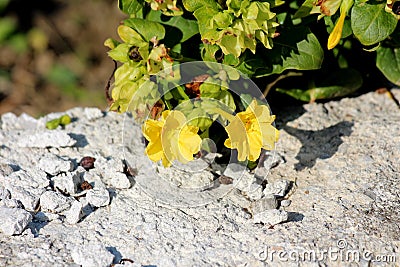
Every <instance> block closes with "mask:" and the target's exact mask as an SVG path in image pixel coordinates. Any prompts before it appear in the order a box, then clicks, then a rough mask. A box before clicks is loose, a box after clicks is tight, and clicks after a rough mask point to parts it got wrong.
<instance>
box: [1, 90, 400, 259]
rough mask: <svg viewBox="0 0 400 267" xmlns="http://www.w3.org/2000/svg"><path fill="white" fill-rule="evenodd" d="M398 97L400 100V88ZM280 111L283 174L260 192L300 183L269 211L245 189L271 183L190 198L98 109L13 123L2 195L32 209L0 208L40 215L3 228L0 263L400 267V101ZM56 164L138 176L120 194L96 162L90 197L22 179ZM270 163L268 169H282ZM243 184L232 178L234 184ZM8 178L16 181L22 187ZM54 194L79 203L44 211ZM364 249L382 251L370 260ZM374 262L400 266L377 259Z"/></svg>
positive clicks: (378, 98) (128, 122) (135, 130)
mask: <svg viewBox="0 0 400 267" xmlns="http://www.w3.org/2000/svg"><path fill="white" fill-rule="evenodd" d="M393 93H394V94H395V95H396V97H397V98H400V90H393ZM88 112H89V115H88ZM273 112H275V113H276V115H277V120H278V121H277V126H278V128H279V129H280V130H281V138H280V141H279V143H278V146H277V152H278V154H279V156H280V157H281V158H280V159H279V158H278V159H274V158H272V159H271V162H272V163H273V164H272V165H276V166H274V168H272V169H271V170H266V169H265V170H264V171H266V172H268V173H269V174H268V176H267V182H268V183H260V185H262V186H263V189H264V190H265V187H266V185H268V184H274V183H275V182H276V181H280V180H288V181H290V182H291V183H290V187H289V188H288V190H285V193H284V194H285V195H284V196H283V198H284V199H289V200H290V201H291V204H290V206H285V205H279V204H277V203H276V199H275V197H272V198H268V196H263V197H262V198H261V199H260V200H257V201H260V202H259V203H262V202H264V203H263V204H262V205H261V204H259V206H257V210H253V209H254V207H255V206H254V205H255V204H254V203H255V202H254V201H253V200H251V199H249V198H248V196H247V195H246V193H245V192H244V191H245V190H247V189H248V188H250V186H251V185H252V184H255V183H257V182H259V181H260V179H259V178H257V179H256V180H254V179H253V178H254V175H252V174H250V173H247V174H246V177H247V178H248V179H247V178H246V179H247V180H246V179H245V180H243V181H246V182H245V183H243V184H240V183H239V186H237V187H236V188H235V187H234V186H233V185H220V184H215V186H214V187H211V188H210V187H209V188H207V189H206V190H204V191H201V190H200V191H199V190H197V191H196V190H194V191H193V190H192V191H185V188H177V187H176V186H175V187H173V186H172V185H171V180H168V179H169V178H168V179H167V180H164V179H163V177H162V176H160V175H159V173H158V172H157V168H158V167H157V166H154V165H152V164H150V162H149V160H148V159H147V158H146V157H145V156H144V155H143V149H144V148H143V143H142V138H141V133H140V127H139V126H138V125H137V124H135V123H134V122H133V119H132V118H131V117H130V116H128V115H118V114H114V113H104V114H103V113H102V115H103V116H100V113H99V112H97V111H86V112H85V109H83V108H74V109H71V110H68V111H67V112H66V113H67V114H69V115H70V116H71V117H73V118H74V121H73V122H72V123H71V124H69V125H67V126H66V127H65V129H57V130H54V131H48V130H45V128H44V123H45V121H46V120H47V119H50V118H54V117H57V116H59V115H60V114H49V115H48V116H46V117H44V118H40V119H38V120H36V119H33V120H32V119H26V118H21V117H18V116H13V115H10V114H8V115H4V118H2V130H1V131H0V143H1V144H2V147H1V149H0V162H1V163H4V164H6V165H7V164H8V166H11V168H9V167H4V168H3V167H1V166H6V165H4V164H3V165H0V191H1V190H2V192H4V189H6V190H8V191H9V195H8V196H6V197H5V198H7V199H15V200H19V201H21V203H22V204H23V207H24V209H25V210H27V211H25V210H24V209H15V210H14V209H9V208H6V207H3V208H2V209H8V210H7V211H8V212H10V211H12V212H11V214H10V216H17V215H18V214H19V213H18V212H22V213H23V214H25V215H24V216H27V217H26V218H28V220H25V222H29V215H32V216H33V219H32V221H31V222H29V223H28V224H27V226H26V227H25V228H26V229H25V230H24V231H22V230H23V228H18V229H21V230H19V231H16V233H15V235H13V236H10V233H12V232H13V231H14V230H7V229H1V231H0V266H79V265H85V264H87V265H86V266H90V264H92V263H94V264H98V266H101V265H103V266H107V265H110V264H111V263H113V264H118V263H120V262H122V261H121V260H122V259H130V260H132V261H134V264H136V265H134V266H140V265H145V266H146V265H150V266H199V265H201V266H299V265H304V266H348V265H350V264H353V263H354V264H356V265H360V266H375V265H376V266H396V264H397V265H398V264H399V262H400V254H399V247H400V246H399V243H398V240H399V239H400V229H399V225H400V213H399V212H398V211H399V209H400V201H399V200H400V199H399V194H398V189H399V187H400V186H399V185H400V182H399V181H400V180H399V173H400V145H399V144H400V134H399V133H400V123H398V122H399V121H400V112H399V108H398V107H397V105H396V104H395V103H394V102H393V101H392V100H391V99H390V98H388V97H387V96H386V95H385V94H377V93H367V94H364V95H361V96H358V97H353V98H343V99H341V100H338V101H331V102H327V103H323V104H322V103H320V104H318V103H314V104H306V105H303V106H298V107H288V108H285V109H281V110H273ZM96 113H97V114H98V116H97V115H95V114H96ZM25 124H26V125H25ZM44 137H46V138H44ZM56 140H57V141H56ZM49 154H54V155H57V156H59V157H62V158H66V159H70V160H71V161H72V162H75V163H77V162H79V160H80V159H81V158H82V157H83V156H88V155H90V156H92V157H94V158H96V159H99V163H104V164H105V165H106V166H108V167H107V168H111V167H112V168H113V169H112V170H111V171H109V173H108V174H107V175H112V172H120V173H123V172H125V168H124V165H123V162H126V163H127V164H129V166H130V167H131V168H132V169H134V170H135V171H136V172H137V173H136V175H135V176H134V177H132V184H131V187H130V188H116V187H115V186H113V185H112V184H111V183H109V179H108V178H110V177H108V176H107V175H106V172H107V171H106V168H104V167H101V166H102V165H101V164H99V163H95V165H96V166H95V168H94V169H92V170H90V171H85V172H84V173H83V175H82V180H83V181H87V182H88V184H89V185H90V186H91V187H93V189H87V191H86V192H85V191H80V190H83V189H82V188H80V187H81V186H83V184H82V185H81V184H79V185H77V186H78V188H77V191H78V194H79V193H80V192H84V193H83V194H84V195H83V196H68V194H66V193H65V192H64V193H62V192H59V190H58V189H57V188H56V187H54V184H53V181H54V177H56V176H53V175H51V174H49V175H48V176H41V175H37V176H36V175H33V174H30V177H34V179H33V180H34V181H35V182H36V183H37V184H35V183H34V182H33V181H32V182H31V183H30V184H29V185H28V183H26V182H25V181H29V180H24V179H25V178H24V179H20V181H19V180H17V179H15V178H16V176H15V175H16V174H13V173H15V172H18V171H21V170H22V172H26V173H29V170H30V169H33V168H35V167H36V165H37V164H38V162H39V160H40V158H43V157H45V156H46V155H49ZM283 159H284V160H283ZM96 162H97V160H96ZM111 162H114V163H116V166H112V164H110V163H111ZM268 164H269V163H268ZM268 164H264V168H266V167H268V166H272V165H268ZM265 165H267V166H266V167H265ZM114 167H115V168H114ZM75 168H76V166H75ZM2 170H4V171H2ZM75 170H76V169H75ZM75 170H73V171H75ZM203 171H204V172H205V173H208V170H203ZM22 172H21V173H22ZM183 172H185V171H183ZM187 173H188V172H187ZM220 173H223V172H222V171H221V170H220ZM235 174H237V171H236V172H235V170H233V171H232V172H231V174H230V175H232V176H235ZM207 175H208V174H207ZM17 176H18V175H17ZM186 176H187V177H191V176H190V175H189V174H187V175H186ZM186 176H185V175H182V177H179V178H180V179H183V177H186ZM13 177H14V178H13ZM18 177H20V176H18ZM24 177H25V176H24ZM36 177H38V178H36ZM106 177H108V178H106ZM207 177H208V176H207ZM238 177H239V178H240V176H238ZM44 178H45V179H48V181H47V182H46V180H45V179H44ZM232 178H233V179H234V180H235V178H237V177H232ZM10 179H13V180H12V181H19V182H18V183H17V184H15V185H13V184H12V183H10V181H11V180H10ZM27 179H29V178H27ZM239 180H240V179H239ZM165 185H169V187H168V186H165ZM86 186H88V185H87V184H86ZM238 187H240V188H238ZM253 187H254V186H253ZM2 188H3V189H2ZM100 188H102V189H104V190H105V191H107V196H108V197H109V199H108V200H107V201H105V202H104V205H105V206H103V205H93V203H91V202H93V201H92V200H91V201H89V200H90V197H91V196H90V194H92V193H90V194H89V192H90V191H91V190H92V191H94V190H99V189H100ZM105 191H104V193H105ZM48 192H53V193H48ZM46 194H52V195H53V194H60V196H62V197H60V198H66V199H70V200H71V202H69V204H68V205H66V206H65V208H63V209H57V208H55V207H56V206H57V205H55V204H56V203H58V202H57V201H56V200H52V202H51V201H50V203H52V204H51V205H50V204H48V205H47V207H46V205H45V206H44V207H43V206H42V203H40V204H41V205H40V206H36V207H35V205H34V204H35V201H38V200H39V199H40V200H42V198H44V197H43V195H44V196H46ZM3 195H4V193H3ZM104 196H105V195H104ZM189 198H190V199H189ZM281 198H282V197H279V199H281ZM188 199H189V200H188ZM279 199H278V200H279ZM167 200H168V201H169V202H168V201H167ZM75 201H79V203H81V205H79V204H75V203H76V202H75ZM41 202H42V201H41ZM67 202H68V201H67ZM196 203H197V205H196ZM281 203H282V202H281ZM71 204H72V206H71ZM174 204H175V205H174ZM75 206H76V207H75ZM93 206H95V207H93ZM279 206H280V207H279ZM277 207H279V209H276V208H277ZM17 210H18V212H17ZM46 210H52V212H55V213H48V212H47V211H46ZM27 214H29V215H27ZM10 216H6V217H4V218H10ZM80 216H82V217H81V218H79V217H80ZM78 218H79V219H78ZM283 220H284V221H285V222H282V221H283ZM71 222H72V223H71ZM255 222H256V223H255ZM9 225H10V224H9ZM15 228H16V227H14V226H13V227H11V228H10V229H15ZM96 244H97V245H96ZM323 250H331V251H334V252H335V251H336V252H341V253H342V254H340V253H336V255H346V253H349V252H350V253H356V255H359V256H360V257H359V261H357V262H351V261H350V259H346V258H340V257H339V258H337V257H336V258H334V257H330V256H329V255H327V254H325V256H324V255H322V256H321V253H322V251H323ZM282 251H283V252H286V253H292V254H291V255H299V257H301V255H302V254H301V253H302V252H307V253H308V254H307V255H310V253H315V254H316V256H318V259H316V260H314V261H313V260H308V259H306V260H301V258H297V260H296V258H295V257H294V258H288V256H287V254H286V258H285V257H284V253H280V252H282ZM366 251H367V252H370V253H371V254H365V253H363V252H366ZM357 253H358V254H357ZM277 255H281V256H282V255H283V257H282V258H279V257H278V256H277ZM303 255H304V254H303ZM85 256H86V258H85ZM103 256H104V258H102V257H103ZM369 256H373V257H378V256H380V257H381V259H382V257H385V260H386V261H390V260H391V261H394V260H397V263H393V262H391V263H388V262H380V263H378V262H376V261H374V260H375V259H377V258H371V257H369ZM86 259H87V261H86ZM125 263H126V264H128V262H125Z"/></svg>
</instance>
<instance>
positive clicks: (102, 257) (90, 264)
mask: <svg viewBox="0 0 400 267" xmlns="http://www.w3.org/2000/svg"><path fill="white" fill-rule="evenodd" d="M71 255H72V258H73V260H74V262H75V263H77V264H79V265H81V266H82V267H108V266H110V265H111V264H112V262H113V260H114V255H113V254H112V253H111V252H109V251H108V250H107V249H106V248H105V247H104V245H102V244H87V245H83V246H77V247H75V248H74V249H73V250H72V254H71Z"/></svg>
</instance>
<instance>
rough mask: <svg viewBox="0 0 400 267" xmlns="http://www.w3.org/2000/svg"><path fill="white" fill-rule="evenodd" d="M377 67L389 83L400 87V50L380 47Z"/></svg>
mask: <svg viewBox="0 0 400 267" xmlns="http://www.w3.org/2000/svg"><path fill="white" fill-rule="evenodd" d="M376 66H377V67H378V69H379V70H380V71H381V72H382V73H383V75H385V77H386V78H387V79H388V80H389V81H391V82H392V83H394V84H395V85H397V86H400V48H389V47H379V49H378V51H377V56H376Z"/></svg>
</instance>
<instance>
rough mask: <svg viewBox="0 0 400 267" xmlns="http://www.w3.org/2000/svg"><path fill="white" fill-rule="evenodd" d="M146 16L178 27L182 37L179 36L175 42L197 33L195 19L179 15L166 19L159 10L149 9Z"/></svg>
mask: <svg viewBox="0 0 400 267" xmlns="http://www.w3.org/2000/svg"><path fill="white" fill-rule="evenodd" d="M146 18H147V19H148V20H151V21H155V22H158V23H161V24H164V25H168V26H171V27H174V28H176V29H178V30H179V31H180V32H181V33H182V37H181V38H180V40H177V43H179V42H185V41H186V40H188V39H189V38H191V37H192V36H194V35H196V34H198V33H199V27H198V25H197V21H195V20H190V19H185V18H183V17H181V16H178V17H168V18H167V19H164V17H162V14H161V12H157V11H154V10H151V11H150V12H149V14H147V17H146Z"/></svg>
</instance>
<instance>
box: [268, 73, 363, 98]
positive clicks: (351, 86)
mask: <svg viewBox="0 0 400 267" xmlns="http://www.w3.org/2000/svg"><path fill="white" fill-rule="evenodd" d="M362 82H363V80H362V77H361V75H360V73H358V72H357V71H356V70H354V69H341V70H339V71H336V72H333V73H330V74H328V75H327V76H326V77H324V78H323V79H320V81H319V82H318V83H316V84H314V83H309V88H306V89H304V88H290V89H283V88H277V89H276V90H277V91H278V92H282V93H285V94H287V95H290V96H292V97H294V98H296V99H299V100H301V101H306V102H314V101H315V100H321V99H330V98H335V97H340V96H345V95H348V94H350V93H353V92H355V91H356V90H357V89H358V88H360V87H361V85H362Z"/></svg>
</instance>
